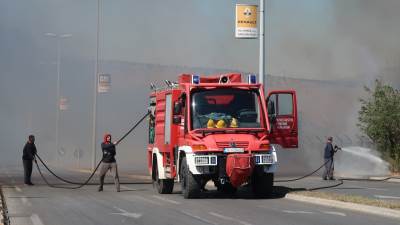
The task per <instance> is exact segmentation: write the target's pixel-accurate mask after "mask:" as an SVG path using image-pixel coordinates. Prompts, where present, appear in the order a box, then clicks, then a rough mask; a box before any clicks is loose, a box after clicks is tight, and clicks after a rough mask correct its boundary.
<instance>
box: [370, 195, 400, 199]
mask: <svg viewBox="0 0 400 225" xmlns="http://www.w3.org/2000/svg"><path fill="white" fill-rule="evenodd" d="M374 197H375V198H382V199H400V197H398V196H389V195H374Z"/></svg>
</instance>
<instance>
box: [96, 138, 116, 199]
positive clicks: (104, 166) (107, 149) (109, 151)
mask: <svg viewBox="0 0 400 225" xmlns="http://www.w3.org/2000/svg"><path fill="white" fill-rule="evenodd" d="M115 144H116V143H112V142H111V135H110V134H105V135H104V142H103V143H101V149H102V151H103V158H102V160H101V166H100V186H99V191H103V185H104V178H105V176H106V173H107V171H108V170H110V171H111V173H112V175H113V177H114V183H115V188H116V189H117V192H119V191H120V187H119V177H118V168H117V161H116V160H115V155H116V151H115Z"/></svg>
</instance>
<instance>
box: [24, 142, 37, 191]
mask: <svg viewBox="0 0 400 225" xmlns="http://www.w3.org/2000/svg"><path fill="white" fill-rule="evenodd" d="M36 152H37V151H36V146H35V136H33V135H29V137H28V142H26V144H25V146H24V150H23V154H22V162H23V165H24V183H25V184H26V185H33V183H32V181H31V176H32V164H33V163H32V161H33V160H34V159H35V155H36Z"/></svg>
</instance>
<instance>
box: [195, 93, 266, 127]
mask: <svg viewBox="0 0 400 225" xmlns="http://www.w3.org/2000/svg"><path fill="white" fill-rule="evenodd" d="M261 109H262V107H261V104H260V97H259V95H258V91H256V90H243V89H239V88H229V89H211V90H200V91H196V92H194V93H193V94H192V98H191V117H192V121H191V122H192V128H193V129H202V128H209V129H212V128H261V127H262V125H261V122H260V118H261V116H262V113H261Z"/></svg>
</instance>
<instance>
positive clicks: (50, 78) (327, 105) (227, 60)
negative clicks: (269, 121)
mask: <svg viewBox="0 0 400 225" xmlns="http://www.w3.org/2000/svg"><path fill="white" fill-rule="evenodd" d="M101 2H102V5H101V6H102V7H101V21H100V22H101V29H100V72H102V73H110V74H111V75H112V89H111V92H110V93H108V94H102V95H99V98H98V101H99V102H98V109H97V112H98V120H97V121H98V127H97V128H98V130H97V134H98V135H97V136H98V140H97V143H100V141H101V136H102V134H103V133H104V132H111V133H112V134H113V136H114V138H118V136H120V135H121V134H123V133H124V131H126V130H128V129H129V128H130V126H131V124H132V123H133V122H134V121H135V120H136V119H137V118H139V117H140V116H141V115H142V113H143V112H144V111H145V109H146V107H147V94H148V91H149V90H148V85H149V83H150V82H154V81H156V82H158V85H162V82H161V81H162V80H164V79H170V80H176V77H177V75H178V74H179V73H186V72H194V73H207V74H208V73H216V72H231V71H246V72H252V73H255V72H256V71H257V70H258V41H257V40H237V39H234V37H233V34H234V20H233V19H234V6H235V4H236V3H238V2H237V1H213V0H203V1H183V0H171V1H157V3H156V2H155V1H141V2H138V1H128V0H121V1H118V2H115V1H101ZM241 3H254V4H257V3H258V1H256V0H248V1H245V2H241ZM399 4H400V3H399V2H398V1H396V0H383V1H379V2H378V1H372V0H351V1H331V0H305V1H301V2H299V1H296V0H270V1H267V15H266V19H267V21H266V23H267V24H266V37H267V39H266V46H267V52H266V56H267V57H266V65H267V66H266V69H267V71H268V73H269V74H271V76H268V79H267V85H268V86H269V87H271V88H287V87H290V88H294V89H296V90H297V92H298V106H299V108H298V109H299V116H300V132H299V135H300V146H301V148H300V149H299V150H295V151H292V150H290V151H286V150H280V163H281V166H280V171H282V173H291V174H293V173H295V172H298V173H300V172H303V171H304V172H305V171H309V170H311V169H313V168H315V167H316V166H319V165H320V164H321V163H322V149H323V147H324V144H325V138H326V137H327V136H334V139H335V141H337V142H338V143H339V144H343V145H346V146H351V145H361V144H362V143H359V142H360V141H359V139H358V136H359V135H360V134H359V131H358V129H357V128H356V126H355V124H356V121H357V119H356V117H357V111H358V107H359V105H358V98H359V97H360V96H362V95H363V94H364V92H363V89H362V86H363V85H365V84H366V85H368V84H371V82H372V81H373V80H374V79H375V78H376V77H377V76H381V77H382V78H383V79H384V80H385V81H386V82H389V83H391V84H392V85H393V86H395V87H400V76H399V72H400V66H399V65H398V62H399V60H400V45H399V44H398V42H399V40H398V37H399V36H400V35H399V34H400V28H399V27H398V21H399V19H400V18H399V16H400V15H399V14H398V13H397V12H398V9H399V7H400V5H399ZM96 19H97V5H96V1H67V0H57V1H54V0H38V1H34V2H33V1H12V0H2V1H0V34H1V35H0V105H1V107H0V124H1V126H0V143H2V144H1V147H0V155H1V157H0V164H1V165H5V164H10V165H20V158H21V151H22V147H23V144H24V142H25V141H26V137H27V136H28V135H29V134H31V133H33V134H35V135H36V137H37V146H38V148H39V152H40V153H41V154H42V155H43V156H44V158H45V159H46V160H49V161H52V162H54V163H55V162H57V158H59V159H61V160H60V161H59V165H61V166H69V167H71V166H75V165H76V164H77V158H76V156H75V155H74V152H75V150H76V149H81V150H82V155H81V157H82V158H81V159H80V166H82V167H89V166H90V161H91V154H92V152H91V135H92V134H91V121H92V120H91V119H92V110H93V109H92V103H93V102H92V100H93V88H94V81H93V79H94V73H95V70H94V69H95V61H94V60H95V56H96V41H95V40H96V25H97V21H96ZM47 32H53V33H58V34H62V33H70V34H72V37H71V38H68V39H65V40H62V41H61V43H60V46H61V48H60V49H61V89H60V90H61V95H62V96H64V97H66V98H67V99H68V101H69V103H70V107H69V109H68V110H67V111H63V112H62V113H61V116H60V123H59V126H60V130H59V137H60V147H62V148H64V149H65V154H63V155H59V153H57V149H55V139H56V136H55V127H56V122H55V121H56V110H57V99H56V93H57V91H56V84H57V74H56V69H57V68H56V63H55V62H56V56H57V48H56V46H57V41H56V39H51V38H49V37H46V36H45V35H44V33H47ZM133 135H134V136H130V137H128V138H127V139H126V141H125V142H123V143H121V145H120V146H118V148H117V150H118V155H119V160H120V162H121V167H122V168H126V169H130V170H135V171H141V172H146V163H147V161H146V141H145V140H146V139H147V133H146V125H145V124H142V125H141V127H140V128H139V130H138V131H135V132H134V133H133ZM361 146H364V145H361ZM365 147H368V146H367V144H366V143H365ZM359 151H361V150H359ZM98 153H99V151H98ZM293 161H295V162H296V163H295V164H294V163H292V164H291V163H289V162H293ZM291 165H297V166H296V167H295V166H291Z"/></svg>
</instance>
